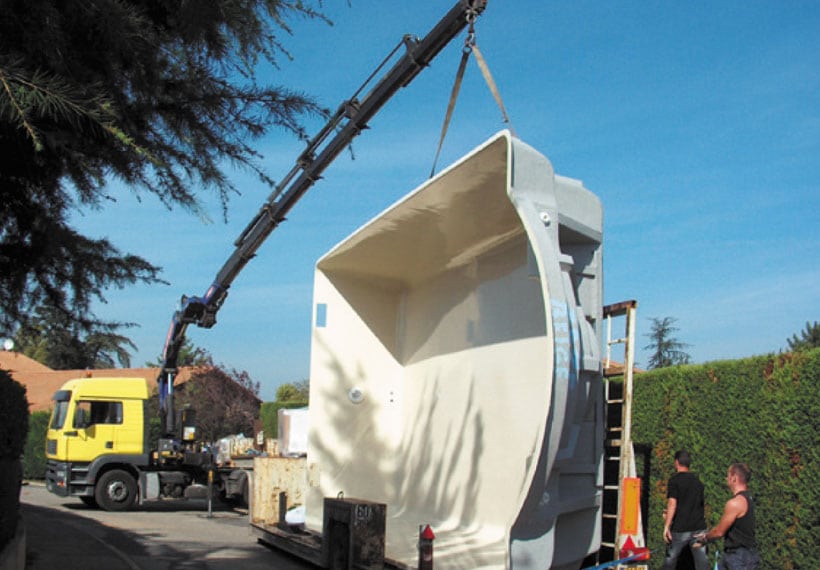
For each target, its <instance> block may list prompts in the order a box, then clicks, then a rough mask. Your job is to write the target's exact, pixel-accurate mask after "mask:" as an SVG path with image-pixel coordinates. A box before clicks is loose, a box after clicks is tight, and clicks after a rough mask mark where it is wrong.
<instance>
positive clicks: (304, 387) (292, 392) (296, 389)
mask: <svg viewBox="0 0 820 570" xmlns="http://www.w3.org/2000/svg"><path fill="white" fill-rule="evenodd" d="M309 399H310V383H309V382H308V381H307V380H299V381H298V382H289V383H287V384H282V385H280V386H279V387H278V388H277V389H276V401H277V402H304V403H305V404H306V403H307V402H308V401H309Z"/></svg>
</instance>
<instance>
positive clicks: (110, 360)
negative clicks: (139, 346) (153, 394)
mask: <svg viewBox="0 0 820 570" xmlns="http://www.w3.org/2000/svg"><path fill="white" fill-rule="evenodd" d="M129 326H131V325H130V324H128V323H99V322H96V323H94V324H93V326H92V327H91V330H90V332H86V329H87V327H84V326H82V325H81V324H80V323H78V322H77V321H76V320H74V318H73V316H72V315H71V314H68V313H65V312H63V311H62V310H61V309H59V308H56V307H51V306H46V305H41V306H39V307H37V308H36V310H35V312H34V315H33V316H32V317H31V318H29V319H27V320H26V322H25V323H24V324H23V325H21V326H20V327H19V328H18V329H17V332H16V333H15V334H14V337H13V338H14V345H15V347H17V351H18V352H21V353H22V354H25V355H26V356H28V357H29V358H32V359H34V360H36V361H37V362H40V363H41V364H45V365H46V366H48V367H49V368H51V369H52V370H83V369H86V368H115V367H116V364H117V363H119V365H120V366H122V367H124V368H128V367H130V366H131V355H130V353H129V349H135V348H136V346H135V345H134V343H133V342H131V340H130V339H128V338H127V337H125V336H123V335H121V334H118V333H117V332H116V331H117V330H118V329H119V328H123V327H126V328H127V327H129Z"/></svg>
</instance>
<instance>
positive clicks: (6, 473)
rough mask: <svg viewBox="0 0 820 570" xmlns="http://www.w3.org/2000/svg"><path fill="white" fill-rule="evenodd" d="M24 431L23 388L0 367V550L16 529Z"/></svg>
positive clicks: (24, 440)
mask: <svg viewBox="0 0 820 570" xmlns="http://www.w3.org/2000/svg"><path fill="white" fill-rule="evenodd" d="M27 433H28V400H26V389H25V388H24V387H23V386H22V385H21V384H19V383H18V382H15V381H14V379H12V377H11V375H10V374H9V373H8V372H7V371H5V370H0V552H2V550H3V548H5V546H6V544H7V543H8V542H9V541H10V540H11V538H12V537H13V536H14V533H15V532H16V530H17V520H18V513H19V511H20V484H21V482H22V476H23V470H22V467H21V465H20V460H19V457H20V455H21V454H22V453H23V448H24V447H25V443H26V434H27Z"/></svg>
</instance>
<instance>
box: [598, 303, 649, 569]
mask: <svg viewBox="0 0 820 570" xmlns="http://www.w3.org/2000/svg"><path fill="white" fill-rule="evenodd" d="M637 307H638V302H637V301H623V302H620V303H615V304H612V305H606V306H605V307H604V308H603V316H604V319H605V321H606V329H607V330H606V333H607V340H606V359H605V360H604V402H605V406H606V408H605V417H606V434H605V441H604V489H603V508H602V515H601V516H602V527H601V550H600V551H599V554H598V560H599V561H601V562H603V561H612V560H617V559H618V558H619V552H620V549H621V547H622V546H623V544H624V542H625V540H626V538H627V535H622V534H621V520H622V518H623V514H624V513H623V497H622V496H621V482H622V481H623V480H624V478H627V477H634V476H635V455H634V450H633V447H632V386H633V378H632V377H633V370H634V367H635V315H636V311H637ZM619 317H625V325H624V329H625V330H624V336H623V337H619V338H613V337H612V320H613V318H619ZM614 345H623V360H622V364H618V363H615V362H613V360H612V347H613V346H614ZM614 376H623V383H615V382H611V381H610V380H609V379H610V378H612V377H614ZM637 538H638V540H639V541H640V542H641V544H639V545H638V546H642V545H643V539H642V536H639V537H637Z"/></svg>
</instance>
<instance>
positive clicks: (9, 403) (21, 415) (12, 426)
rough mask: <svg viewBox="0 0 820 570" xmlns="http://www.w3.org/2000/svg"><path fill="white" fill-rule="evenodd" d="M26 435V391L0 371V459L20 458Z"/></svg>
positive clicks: (9, 376) (4, 372) (4, 371)
mask: <svg viewBox="0 0 820 570" xmlns="http://www.w3.org/2000/svg"><path fill="white" fill-rule="evenodd" d="M27 433H28V400H27V399H26V389H25V387H24V386H23V385H22V384H20V383H19V382H16V381H15V380H14V379H13V378H12V377H11V375H10V374H9V373H8V372H7V371H6V370H0V457H3V458H12V459H16V458H18V457H20V456H21V455H22V454H23V448H24V447H25V444H26V434H27Z"/></svg>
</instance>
